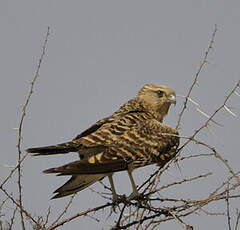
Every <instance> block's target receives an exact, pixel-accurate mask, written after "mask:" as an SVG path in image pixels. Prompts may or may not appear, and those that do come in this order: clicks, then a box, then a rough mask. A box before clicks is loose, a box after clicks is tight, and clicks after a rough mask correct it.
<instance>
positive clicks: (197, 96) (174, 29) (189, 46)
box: [0, 0, 240, 230]
mask: <svg viewBox="0 0 240 230" xmlns="http://www.w3.org/2000/svg"><path fill="white" fill-rule="evenodd" d="M239 23H240V1H237V0H234V1H233V0H228V1H226V0H211V1H209V0H198V1H190V0H181V1H177V0H175V1H173V0H167V1H160V0H159V1H157V0H155V1H151V0H150V1H142V0H121V1H120V0H118V1H116V0H108V1H106V0H86V1H82V0H80V1H79V0H78V1H71V0H68V1H66V0H65V1H64V0H41V1H36V0H35V1H34V0H21V1H18V0H1V1H0V28H1V32H0V33H1V36H0V41H1V42H0V63H1V64H0V66H1V68H0V77H1V84H0V98H1V99H0V101H1V120H0V127H1V140H2V141H1V148H2V152H1V154H0V162H1V164H0V171H1V178H5V177H6V176H7V175H8V172H9V170H10V168H9V167H8V166H12V165H15V164H16V159H17V152H16V143H17V132H16V131H15V130H14V129H13V128H16V127H18V124H19V120H20V116H21V108H22V105H23V103H24V101H25V99H26V95H27V92H28V89H29V87H30V82H31V80H32V79H33V76H34V72H35V70H36V66H37V63H38V59H39V57H40V54H41V49H42V45H43V39H44V36H45V33H46V30H47V26H50V37H49V42H48V49H47V53H46V56H45V57H44V62H43V64H42V66H41V71H40V77H39V79H38V80H37V82H36V87H35V89H34V94H33V96H32V99H31V103H30V105H29V107H28V111H27V116H26V119H25V122H24V129H23V149H25V148H28V147H34V146H41V145H50V144H55V143H61V142H64V141H67V140H70V139H72V138H73V137H75V136H76V135H77V134H78V133H80V132H81V131H83V130H84V129H86V128H87V127H89V126H90V125H91V124H92V123H94V122H95V121H97V120H98V119H100V118H103V117H105V116H108V115H110V114H111V113H112V112H114V111H115V110H116V109H118V108H119V106H120V105H122V104H123V103H125V102H126V101H127V100H129V99H131V98H133V97H134V96H135V95H136V93H137V92H138V90H139V89H140V88H141V87H142V86H143V85H144V84H146V83H155V84H165V85H169V86H170V87H172V88H173V89H175V91H176V93H177V94H178V95H186V93H187V90H188V88H189V87H190V85H191V83H192V81H193V78H194V75H195V73H196V72H197V69H198V67H199V64H200V61H201V60H202V58H203V55H204V52H205V50H206V48H207V46H208V44H209V41H210V39H211V35H212V33H213V30H214V25H215V24H217V27H218V31H217V35H216V39H215V42H214V48H213V50H211V53H210V55H209V59H208V61H209V62H208V64H207V65H206V67H205V68H204V70H203V71H202V73H201V75H200V77H199V83H198V85H197V87H196V88H195V90H194V92H193V94H192V98H193V99H194V100H196V101H197V102H198V103H199V104H200V105H201V108H202V109H203V110H204V111H205V112H207V113H209V114H211V113H212V112H213V111H214V110H215V109H216V108H217V107H218V106H219V105H221V103H222V102H223V100H224V99H225V96H226V95H227V93H229V90H230V89H231V88H233V86H234V84H235V83H236V82H237V80H239V74H240V69H239V60H240V45H239V41H240V27H239ZM182 103H183V98H181V97H178V104H177V106H176V107H173V108H171V110H170V112H169V116H168V117H167V118H166V120H165V122H166V123H167V124H169V125H172V126H175V125H176V121H177V118H178V113H179V112H180V109H181V106H182ZM229 106H231V108H232V110H233V111H234V112H235V113H236V114H238V115H240V111H239V106H240V103H239V97H238V98H237V96H234V97H233V98H232V99H231V100H230V104H229ZM217 119H218V121H219V122H220V123H221V124H223V127H216V126H215V125H212V126H211V129H212V131H214V132H215V133H216V134H217V136H218V139H219V140H218V141H217V140H216V138H214V137H213V136H212V135H211V134H210V133H209V132H203V134H202V135H200V137H199V138H202V139H203V140H207V141H208V143H211V144H212V145H213V146H215V147H217V149H218V150H219V151H220V153H221V154H222V155H223V156H224V157H225V158H227V159H228V160H229V162H230V163H231V164H232V165H233V167H234V169H235V170H237V169H239V160H240V157H239V147H238V143H239V134H238V132H237V131H238V130H239V118H235V117H233V116H231V115H229V113H227V112H223V113H221V114H220V115H219V116H218V117H217ZM204 120H206V118H205V117H204V116H203V115H201V114H200V113H198V112H197V111H196V107H195V106H193V105H190V106H189V108H188V109H187V111H186V114H185V116H184V119H183V122H182V126H181V130H180V132H181V134H182V135H184V136H187V135H191V134H192V133H193V132H194V130H195V129H197V128H198V127H200V125H201V124H203V122H204ZM219 142H220V143H219ZM187 150H188V149H186V151H185V152H184V153H183V154H185V155H188V154H195V153H196V154H197V153H199V152H198V148H195V150H196V152H194V153H193V152H188V151H187ZM199 151H200V152H201V149H199ZM75 159H76V156H75V155H74V154H70V155H69V156H66V157H65V156H57V157H47V158H44V157H39V158H33V157H28V158H27V159H26V160H25V162H24V170H23V176H24V177H23V197H24V199H23V201H24V207H25V208H26V209H27V210H29V211H30V212H31V213H33V214H35V215H37V216H40V215H45V214H46V210H47V208H48V206H49V205H51V206H52V208H53V209H55V210H60V209H61V208H63V207H64V205H65V204H66V203H67V201H68V198H64V199H59V200H54V201H50V197H51V196H52V192H53V191H54V190H55V189H56V188H57V187H58V186H60V185H61V184H62V183H63V182H64V181H65V180H66V178H59V177H58V178H57V177H55V176H54V175H44V174H42V170H43V169H46V168H49V167H53V166H59V165H61V164H63V163H66V162H68V161H73V160H75ZM181 166H182V167H181ZM180 167H181V172H180V171H179V170H178V169H177V168H176V167H172V168H171V169H170V170H168V172H167V173H165V175H164V178H163V182H162V183H163V184H164V183H167V182H168V181H173V180H176V179H181V178H185V177H191V176H195V175H198V174H199V173H206V172H209V171H214V172H215V174H214V176H212V177H211V178H209V179H206V181H205V182H198V183H196V184H194V186H190V187H184V188H181V187H178V188H176V190H172V191H171V193H170V196H171V197H188V198H192V199H195V198H201V197H204V196H203V194H207V193H206V191H208V188H210V187H211V186H213V187H211V188H214V187H216V186H218V185H219V184H220V182H221V181H222V177H223V176H227V174H226V172H227V171H226V170H225V169H224V167H222V165H221V164H220V163H219V162H216V160H213V159H210V158H206V159H202V160H195V161H191V163H186V164H183V165H181V164H180ZM154 169H155V168H154V167H148V168H146V169H144V170H143V169H140V170H136V172H135V173H134V177H135V178H136V182H137V184H140V183H141V182H142V181H143V179H142V178H147V176H149V175H150V173H151V172H152V171H153V170H154ZM221 173H222V174H221ZM114 179H115V180H118V183H117V185H116V187H117V190H118V193H120V194H129V193H130V190H131V188H130V184H129V187H128V183H129V179H128V177H127V175H126V173H121V174H117V175H116V176H115V177H114ZM1 180H2V179H1ZM13 181H14V180H13ZM106 183H108V182H107V181H106ZM123 185H124V186H123ZM15 187H16V184H14V183H9V185H8V186H7V188H8V189H9V191H13V192H14V191H15ZM93 188H95V189H96V190H97V189H100V188H101V186H99V185H97V184H96V185H95V186H93ZM164 195H166V194H164ZM0 199H1V200H2V199H4V195H3V194H2V193H0ZM104 203H105V200H103V199H102V198H101V197H99V196H97V195H96V194H94V193H92V192H91V191H90V190H89V189H86V190H85V191H82V192H81V193H78V195H77V196H76V198H75V201H74V203H73V205H72V208H71V209H70V212H69V213H68V216H70V215H71V214H74V213H77V212H80V211H83V210H86V209H88V208H91V207H95V206H97V205H100V204H104ZM234 205H235V206H233V210H234V208H236V207H238V206H239V203H237V202H235V203H234ZM223 207H224V206H223ZM209 210H210V211H211V210H215V209H214V207H212V206H211V207H210V208H209ZM56 212H57V211H56ZM108 214H109V213H108V212H107V211H106V212H103V213H102V212H101V213H100V214H97V215H98V217H99V218H100V219H101V222H100V223H97V222H95V221H94V220H92V219H90V218H87V217H86V218H79V219H76V220H75V221H73V222H72V223H71V224H67V225H65V226H64V227H63V228H59V229H79V225H80V224H81V227H82V229H87V228H88V229H101V228H103V229H108V228H109V226H110V225H111V224H112V220H114V219H111V218H110V219H107V216H108ZM53 215H54V214H53ZM105 220H106V222H105ZM186 221H188V223H189V224H191V225H193V226H194V227H195V228H196V229H226V223H227V221H226V218H225V217H222V216H220V217H206V216H205V215H203V214H202V215H198V216H197V215H195V216H192V217H190V218H187V219H186ZM15 227H16V228H15V229H17V226H15ZM161 229H171V230H175V229H176V230H177V229H180V226H179V225H178V224H177V223H175V222H172V223H168V224H163V225H162V228H161Z"/></svg>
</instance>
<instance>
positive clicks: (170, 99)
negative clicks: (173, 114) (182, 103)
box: [167, 94, 176, 105]
mask: <svg viewBox="0 0 240 230" xmlns="http://www.w3.org/2000/svg"><path fill="white" fill-rule="evenodd" d="M167 102H170V103H171V104H174V105H176V96H175V95H173V94H171V95H170V96H169V97H168V98H167Z"/></svg>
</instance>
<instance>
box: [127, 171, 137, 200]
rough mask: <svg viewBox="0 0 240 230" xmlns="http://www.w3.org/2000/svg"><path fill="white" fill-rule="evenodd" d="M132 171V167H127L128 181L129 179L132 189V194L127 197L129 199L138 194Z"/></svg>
mask: <svg viewBox="0 0 240 230" xmlns="http://www.w3.org/2000/svg"><path fill="white" fill-rule="evenodd" d="M132 171H133V170H132V169H128V176H129V178H130V181H131V184H132V189H133V192H132V194H131V195H130V197H129V198H130V199H133V198H135V197H138V196H139V193H138V190H137V187H136V184H135V182H134V179H133V176H132Z"/></svg>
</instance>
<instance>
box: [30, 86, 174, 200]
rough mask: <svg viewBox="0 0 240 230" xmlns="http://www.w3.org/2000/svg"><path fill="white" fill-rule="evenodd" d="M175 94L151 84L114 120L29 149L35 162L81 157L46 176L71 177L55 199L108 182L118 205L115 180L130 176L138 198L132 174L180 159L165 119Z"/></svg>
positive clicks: (166, 88) (129, 102) (171, 131)
mask: <svg viewBox="0 0 240 230" xmlns="http://www.w3.org/2000/svg"><path fill="white" fill-rule="evenodd" d="M172 104H176V93H175V91H174V90H173V89H171V88H170V87H168V86H165V85H157V84H146V85H144V87H143V88H141V89H140V91H139V92H138V94H137V96H136V97H135V98H133V99H131V100H129V101H128V102H126V103H125V104H123V105H122V106H121V107H120V108H119V109H118V110H117V111H116V112H114V113H113V114H112V115H111V116H108V117H106V118H103V119H101V120H99V121H97V122H96V123H95V124H93V125H92V126H90V127H89V128H88V129H86V130H85V131H83V132H82V133H80V134H79V135H77V136H76V137H75V138H74V139H72V140H71V141H69V142H65V143H61V144H57V145H51V146H44V147H37V148H29V149H27V150H26V151H27V152H28V153H32V155H33V156H40V155H43V156H44V155H45V156H47V155H55V154H67V153H70V152H76V153H78V154H79V158H80V159H79V160H77V161H74V162H71V163H67V164H65V165H63V166H60V167H55V168H50V169H47V170H44V171H43V172H44V173H47V174H49V173H55V174H57V175H59V176H71V178H70V179H69V180H68V181H67V182H66V183H65V184H63V185H62V186H61V187H60V188H58V189H57V190H56V191H54V194H55V195H54V196H53V197H52V199H55V198H61V197H64V196H68V195H71V194H75V193H77V192H79V191H81V190H83V189H85V188H87V187H89V186H90V185H92V184H94V183H95V182H97V181H100V180H102V179H103V178H105V177H108V179H109V183H110V186H111V190H112V199H113V201H117V200H118V195H117V192H116V189H115V185H114V181H113V174H114V173H115V172H120V171H127V173H128V176H129V179H130V182H131V186H132V190H133V192H132V193H131V195H130V197H131V198H136V197H138V196H139V192H138V189H137V186H136V184H135V181H134V178H133V175H132V172H133V170H135V169H136V168H139V167H143V166H147V165H151V164H156V165H157V166H159V167H163V166H164V165H165V164H166V163H167V162H169V161H170V160H171V159H172V158H174V157H175V155H176V153H177V148H178V146H179V134H178V131H177V130H176V129H175V128H173V127H171V126H168V125H166V124H163V119H164V117H165V116H166V115H167V113H168V111H169V108H170V106H171V105H172Z"/></svg>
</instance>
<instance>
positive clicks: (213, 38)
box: [176, 25, 217, 129]
mask: <svg viewBox="0 0 240 230" xmlns="http://www.w3.org/2000/svg"><path fill="white" fill-rule="evenodd" d="M216 33H217V25H215V28H214V31H213V34H212V39H211V41H210V44H209V46H208V48H207V51H206V52H205V55H204V58H203V61H202V62H201V64H200V67H199V69H198V71H197V73H196V75H195V78H194V80H193V83H192V85H191V87H190V89H189V90H188V93H187V96H186V99H185V101H184V104H183V108H182V110H181V112H180V114H179V118H178V121H177V126H176V129H179V127H180V123H181V120H182V117H183V113H184V111H185V110H186V108H187V103H188V100H189V99H190V94H191V92H192V90H193V88H194V86H195V85H196V84H197V82H198V77H199V74H200V73H201V71H202V69H203V67H204V65H205V64H206V63H207V58H208V54H209V52H210V50H211V49H212V47H213V43H214V40H215V36H216Z"/></svg>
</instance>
